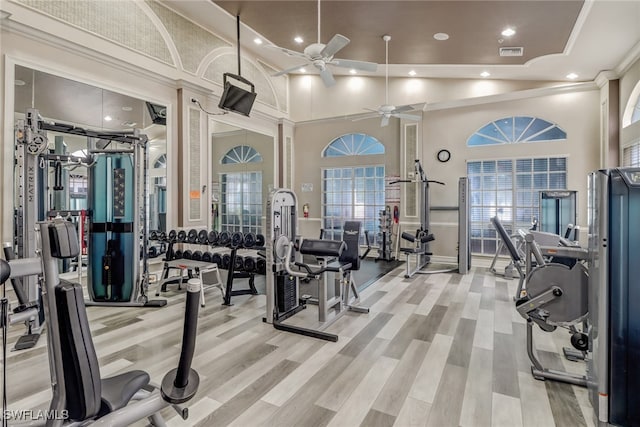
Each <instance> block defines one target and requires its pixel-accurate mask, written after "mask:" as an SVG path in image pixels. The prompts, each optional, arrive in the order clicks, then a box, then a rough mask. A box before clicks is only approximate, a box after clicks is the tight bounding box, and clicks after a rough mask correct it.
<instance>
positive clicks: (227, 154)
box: [210, 120, 275, 234]
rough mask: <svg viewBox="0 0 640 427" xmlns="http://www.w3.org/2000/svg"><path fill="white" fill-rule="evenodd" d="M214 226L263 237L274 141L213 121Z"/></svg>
mask: <svg viewBox="0 0 640 427" xmlns="http://www.w3.org/2000/svg"><path fill="white" fill-rule="evenodd" d="M210 129H211V159H210V160H211V168H210V171H211V175H210V179H211V184H212V185H211V225H212V228H213V229H215V230H218V231H221V230H228V231H241V232H243V233H249V232H253V233H262V234H264V232H265V230H264V215H265V204H266V201H267V197H268V195H269V191H270V190H271V189H272V188H273V185H274V182H275V181H274V176H275V167H274V165H275V155H274V146H275V144H274V138H273V136H271V135H266V134H262V133H259V132H255V131H252V130H247V129H243V128H241V127H238V126H235V125H230V124H227V123H223V122H220V121H215V120H211V121H210Z"/></svg>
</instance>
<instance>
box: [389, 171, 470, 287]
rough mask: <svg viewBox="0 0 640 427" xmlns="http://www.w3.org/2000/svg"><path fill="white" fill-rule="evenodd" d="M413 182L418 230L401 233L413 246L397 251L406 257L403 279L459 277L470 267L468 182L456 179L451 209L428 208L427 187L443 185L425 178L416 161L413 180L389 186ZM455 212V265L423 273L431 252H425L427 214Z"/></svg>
mask: <svg viewBox="0 0 640 427" xmlns="http://www.w3.org/2000/svg"><path fill="white" fill-rule="evenodd" d="M397 182H401V183H417V184H419V185H420V186H421V191H420V192H419V193H420V203H419V208H420V230H418V233H417V235H415V236H413V235H411V234H409V233H407V232H403V233H402V238H403V239H404V240H408V241H410V242H412V243H415V247H414V248H400V250H401V251H402V252H404V253H405V254H406V257H407V259H406V264H407V272H406V274H405V276H404V277H405V278H407V279H408V278H410V277H412V276H413V275H415V274H436V273H449V272H454V271H457V272H458V273H460V274H467V273H468V272H469V270H470V268H471V251H470V230H469V180H468V178H467V177H460V178H459V180H458V206H457V207H455V206H452V207H432V206H431V204H430V200H429V184H430V183H436V184H440V185H445V184H444V183H443V182H441V181H434V180H429V179H427V175H426V173H425V171H424V169H423V168H422V165H421V164H420V160H416V161H415V179H414V180H399V181H393V182H392V184H393V183H397ZM431 210H434V211H435V210H438V211H458V257H457V265H456V266H455V267H451V268H445V269H440V270H423V268H425V267H426V266H427V265H428V264H430V263H431V256H432V253H431V252H430V251H429V242H430V241H432V240H434V238H433V235H432V234H428V233H429V227H430V211H431ZM412 256H415V259H416V262H415V266H414V267H413V269H412V268H411V257H412Z"/></svg>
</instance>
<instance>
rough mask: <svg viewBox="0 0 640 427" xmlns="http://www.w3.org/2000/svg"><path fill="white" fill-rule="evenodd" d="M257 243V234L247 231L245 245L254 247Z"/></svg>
mask: <svg viewBox="0 0 640 427" xmlns="http://www.w3.org/2000/svg"><path fill="white" fill-rule="evenodd" d="M255 245H256V235H255V234H253V233H247V234H245V235H244V247H245V248H252V247H254V246H255Z"/></svg>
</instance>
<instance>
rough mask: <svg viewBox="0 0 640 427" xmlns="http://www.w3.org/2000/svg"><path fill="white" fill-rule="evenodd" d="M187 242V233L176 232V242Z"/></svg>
mask: <svg viewBox="0 0 640 427" xmlns="http://www.w3.org/2000/svg"><path fill="white" fill-rule="evenodd" d="M186 241H187V232H186V231H184V230H180V231H178V242H183V243H184V242H186Z"/></svg>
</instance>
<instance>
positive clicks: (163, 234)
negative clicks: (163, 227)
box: [158, 231, 167, 240]
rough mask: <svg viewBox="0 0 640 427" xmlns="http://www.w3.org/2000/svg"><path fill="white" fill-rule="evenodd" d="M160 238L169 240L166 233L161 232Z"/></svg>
mask: <svg viewBox="0 0 640 427" xmlns="http://www.w3.org/2000/svg"><path fill="white" fill-rule="evenodd" d="M158 238H159V239H160V240H167V233H165V232H164V231H161V232H160V235H159V236H158Z"/></svg>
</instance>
